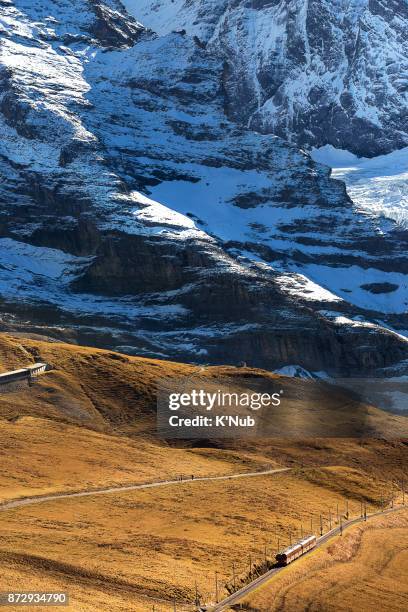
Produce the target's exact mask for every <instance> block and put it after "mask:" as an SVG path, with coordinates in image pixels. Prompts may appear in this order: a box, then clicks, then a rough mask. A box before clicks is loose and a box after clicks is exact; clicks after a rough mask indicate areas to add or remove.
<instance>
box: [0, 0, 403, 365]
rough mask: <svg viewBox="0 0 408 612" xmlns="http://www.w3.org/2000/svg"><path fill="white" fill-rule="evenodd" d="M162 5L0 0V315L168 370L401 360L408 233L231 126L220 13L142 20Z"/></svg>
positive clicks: (264, 139) (295, 155)
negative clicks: (179, 362) (177, 20)
mask: <svg viewBox="0 0 408 612" xmlns="http://www.w3.org/2000/svg"><path fill="white" fill-rule="evenodd" d="M130 2H131V0H128V2H127V4H130ZM148 4H149V6H148ZM173 4H174V6H173V8H172V10H171V11H170V9H169V8H168V7H169V6H170V4H166V7H167V8H165V9H164V8H163V5H161V4H160V2H153V1H152V2H150V3H146V2H144V3H143V2H140V3H139V8H140V10H141V9H142V8H143V11H142V10H141V13H142V14H141V16H140V17H139V15H138V11H137V10H136V9H137V7H136V8H135V7H133V9H132V10H133V12H134V13H135V17H131V16H130V15H129V14H128V13H126V10H125V8H124V6H123V4H121V2H119V1H117V0H88V1H87V2H82V1H80V0H59V1H58V2H52V3H49V2H48V1H47V0H13V1H12V0H0V9H1V11H0V38H1V44H0V175H1V178H2V181H1V184H0V204H1V207H0V212H1V224H0V231H1V238H0V292H1V296H2V302H3V305H2V310H3V311H6V312H8V313H10V312H11V313H13V314H14V315H16V316H17V317H18V320H19V321H27V320H29V321H36V322H38V323H39V324H45V323H46V324H47V325H48V327H49V326H50V325H51V324H54V325H55V326H69V327H70V328H73V329H76V330H77V335H78V337H79V338H80V339H82V338H86V339H87V341H88V342H89V341H94V342H95V343H99V344H104V345H109V346H112V347H115V348H120V349H122V350H127V351H134V352H139V353H142V352H144V353H146V354H150V355H157V356H165V357H171V358H177V359H186V360H195V361H201V362H206V361H209V362H224V361H228V362H236V361H241V360H244V361H247V362H248V363H249V364H251V365H257V366H263V367H267V368H271V369H277V368H281V367H284V366H285V365H291V364H293V363H296V364H299V366H301V367H302V368H305V369H306V370H308V371H311V372H322V371H326V372H328V373H329V374H334V373H340V374H342V375H347V374H356V373H357V372H358V373H373V372H381V371H382V370H383V369H384V368H392V367H394V366H396V365H397V364H398V367H399V368H401V364H403V363H404V361H405V360H406V359H407V358H408V344H407V342H408V341H407V340H406V338H405V335H404V333H405V332H404V330H406V329H408V322H407V316H406V306H407V303H408V288H407V284H406V276H405V275H406V272H407V256H406V249H405V245H406V237H407V236H406V231H405V230H404V228H401V226H400V225H398V224H396V223H394V221H393V220H392V219H382V218H379V216H378V214H377V212H371V211H367V210H362V209H360V208H358V207H356V205H355V204H353V202H352V201H351V200H350V198H349V197H348V195H347V193H346V189H345V185H344V183H342V182H340V181H336V180H333V179H331V178H330V169H329V168H328V167H327V166H325V165H321V164H318V163H316V162H314V161H313V159H312V158H311V157H310V156H309V155H308V154H307V153H305V152H303V151H301V150H299V149H298V148H297V146H295V145H294V144H289V143H288V142H286V141H285V140H283V139H281V138H279V137H277V136H274V135H271V134H266V133H265V134H261V133H259V132H258V131H256V129H255V127H256V126H255V123H252V122H250V123H249V124H247V125H244V124H243V122H242V121H241V119H240V118H239V117H237V116H236V115H234V113H233V112H232V111H231V109H230V101H231V99H232V98H231V96H232V93H231V92H232V90H228V89H227V88H226V60H225V57H223V56H222V55H220V53H219V47H218V46H217V45H216V44H214V45H210V44H206V42H207V38H208V40H209V37H210V36H209V34H210V31H211V30H212V28H213V26H214V23H213V20H214V18H215V15H216V14H217V11H218V9H221V7H222V5H223V3H222V2H218V3H216V5H214V11H208V12H207V13H205V14H204V12H203V11H202V12H201V13H200V15H201V17H200V15H197V17H194V19H195V20H196V21H199V20H200V19H202V24H201V26H200V28H201V29H200V30H199V31H198V30H197V31H196V30H194V29H193V30H192V31H191V35H190V33H189V32H188V31H187V28H180V30H179V31H172V30H173V29H174V28H175V27H176V26H175V25H174V23H171V24H170V23H168V21H166V24H167V25H166V24H165V25H163V26H160V27H158V28H157V29H159V30H160V31H161V33H159V34H157V33H156V32H154V31H152V30H148V29H146V28H145V27H143V26H142V25H141V23H140V22H141V21H143V19H144V18H147V17H148V15H153V14H155V15H159V14H161V13H154V11H153V9H154V7H155V6H158V7H159V8H161V10H162V11H163V15H162V17H163V19H164V20H168V19H169V16H170V17H172V16H174V15H175V14H176V13H177V9H178V8H180V9H181V8H183V6H182V4H181V3H179V4H177V3H172V5H173ZM224 4H225V3H224ZM228 4H230V5H231V9H232V8H234V7H233V5H236V7H237V8H239V7H238V5H242V6H243V5H244V4H248V3H239V2H235V3H232V2H231V3H228ZM253 4H254V3H253ZM255 4H256V5H257V7H255V8H254V7H253V8H252V9H251V10H252V13H254V18H255V16H256V14H257V12H259V11H260V13H259V14H260V15H261V14H262V11H263V10H266V8H267V4H269V5H270V6H271V7H273V6H275V8H276V6H277V5H278V4H281V3H276V2H275V3H261V2H258V3H255ZM289 4H290V3H289ZM198 5H201V3H200V2H196V3H189V10H190V9H191V10H193V9H194V10H195V9H196V8H197V6H198ZM207 5H208V3H207ZM254 6H255V5H254ZM186 7H187V5H186ZM148 8H150V9H151V11H150V12H149V11H148V10H147V9H148ZM261 9H262V10H261ZM252 13H251V14H252ZM186 14H188V13H186ZM220 19H221V16H220ZM255 21H256V20H255ZM255 21H254V23H255ZM217 23H218V22H217ZM269 24H270V27H271V28H272V29H273V22H271V21H270V22H269ZM148 25H152V26H153V25H154V24H153V23H150V22H149V23H148ZM156 25H157V24H156ZM162 27H163V28H166V31H162ZM177 27H178V26H177ZM197 27H198V26H197ZM265 27H266V25H265ZM217 28H218V26H217ZM205 32H207V34H208V36H207V38H206V36H204V33H205ZM211 36H213V35H211ZM257 36H260V34H257ZM265 37H266V32H265ZM227 72H228V71H227ZM227 80H228V79H227ZM236 102H237V103H238V98H237V100H236ZM239 104H240V106H242V109H244V108H245V106H246V105H247V103H246V101H245V100H244V99H241V101H240V103H239ZM237 108H238V106H237ZM389 133H391V132H388V131H387V130H384V138H388V137H389V136H387V134H389ZM402 133H403V132H402V131H401V134H402ZM293 134H295V132H293ZM292 140H296V139H295V138H294V137H293V138H292ZM394 142H395V143H396V145H398V144H399V141H398V139H395V140H394ZM319 144H321V143H319Z"/></svg>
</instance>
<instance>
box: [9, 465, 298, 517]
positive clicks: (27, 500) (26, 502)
mask: <svg viewBox="0 0 408 612" xmlns="http://www.w3.org/2000/svg"><path fill="white" fill-rule="evenodd" d="M291 469H292V468H276V469H271V470H264V471H262V472H241V473H239V474H227V475H225V476H199V477H195V478H194V479H191V478H184V479H183V480H162V481H157V482H149V483H144V484H143V483H142V484H136V485H126V486H121V487H108V488H104V489H86V490H84V491H76V492H72V493H53V494H51V495H36V496H33V497H24V498H20V499H12V500H10V501H7V502H3V503H1V504H0V512H4V511H6V510H12V509H13V508H20V507H22V506H31V505H33V504H43V503H45V502H48V501H55V500H59V499H68V498H73V497H89V496H91V495H107V494H109V493H124V492H126V491H139V490H143V489H155V488H157V487H167V486H170V485H176V484H177V485H181V484H194V483H195V482H208V481H214V480H233V479H236V478H254V477H256V476H267V475H270V474H279V473H281V472H288V471H289V470H291Z"/></svg>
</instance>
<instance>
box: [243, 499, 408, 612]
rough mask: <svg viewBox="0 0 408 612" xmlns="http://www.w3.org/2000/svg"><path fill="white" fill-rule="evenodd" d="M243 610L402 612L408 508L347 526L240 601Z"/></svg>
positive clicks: (407, 594) (407, 581)
mask: <svg viewBox="0 0 408 612" xmlns="http://www.w3.org/2000/svg"><path fill="white" fill-rule="evenodd" d="M322 585H324V588H322ZM242 609H243V610H247V611H248V612H277V611H278V610H279V612H286V611H287V612H301V611H303V610H310V611H311V612H315V611H316V612H317V611H318V610H319V611H320V610H325V612H326V611H327V612H350V611H353V610H356V609H358V610H359V611H361V612H372V611H373V610H381V612H405V610H407V609H408V509H407V510H405V511H401V512H398V513H396V514H392V515H388V516H384V517H380V518H375V519H372V520H371V521H369V522H367V523H363V524H360V525H358V526H356V527H353V528H351V529H350V531H347V532H346V533H345V534H344V535H343V537H342V538H340V537H337V538H336V539H335V540H333V541H331V542H329V543H328V544H327V545H325V546H324V548H322V550H319V551H316V552H315V553H313V554H312V555H310V556H309V557H307V558H305V559H302V560H301V561H299V562H298V563H297V564H294V565H293V566H291V567H289V568H288V570H287V571H285V572H282V573H281V574H280V575H278V576H276V577H275V578H273V579H272V580H270V581H269V582H268V583H267V584H266V585H265V586H263V587H261V588H260V589H259V590H258V591H257V592H255V593H254V594H253V595H252V596H251V597H249V598H247V599H246V600H244V601H243V603H242Z"/></svg>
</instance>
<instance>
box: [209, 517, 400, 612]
mask: <svg viewBox="0 0 408 612" xmlns="http://www.w3.org/2000/svg"><path fill="white" fill-rule="evenodd" d="M406 508H407V506H399V507H397V508H389V509H387V510H383V511H382V512H374V513H373V514H369V515H367V518H366V519H365V518H364V517H358V518H355V519H350V520H349V521H346V522H344V523H343V524H342V526H338V527H334V529H332V530H331V531H328V532H327V533H325V534H324V535H322V536H320V538H318V539H317V544H316V546H315V547H314V548H313V549H312V550H311V551H309V552H307V553H305V554H304V555H302V558H303V557H306V556H307V555H310V554H311V553H312V552H313V551H314V550H316V548H319V547H320V546H322V544H324V543H325V542H327V541H328V540H330V538H332V537H333V536H335V535H337V534H339V533H340V532H341V530H343V531H345V530H346V529H348V528H350V527H352V526H353V525H356V524H357V523H362V522H365V520H367V521H368V520H370V519H372V518H375V517H378V516H385V515H387V514H391V513H393V512H399V511H401V510H404V509H406ZM294 563H296V561H295V562H294ZM285 569H286V566H284V567H274V568H272V569H271V570H269V572H267V573H266V574H263V575H262V576H259V578H256V579H255V580H253V581H252V582H250V583H249V584H247V585H245V586H244V587H242V589H240V590H239V591H236V592H235V593H233V594H232V595H229V596H228V597H226V598H225V599H223V600H222V601H220V602H219V603H217V604H215V605H213V604H212V605H209V606H203V607H202V608H201V610H202V612H204V611H206V612H223V611H224V610H227V609H228V608H230V607H231V606H233V605H235V604H237V603H239V602H240V600H242V599H243V598H244V597H245V596H246V595H249V594H250V593H252V592H253V591H255V590H256V589H257V588H259V587H260V586H261V585H263V584H265V583H266V582H268V580H270V579H271V578H272V577H273V576H276V574H279V573H280V572H283V571H284V570H285Z"/></svg>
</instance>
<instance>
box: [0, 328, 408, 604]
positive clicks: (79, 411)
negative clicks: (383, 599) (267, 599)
mask: <svg viewBox="0 0 408 612" xmlns="http://www.w3.org/2000/svg"><path fill="white" fill-rule="evenodd" d="M39 360H41V361H47V362H48V363H51V364H52V365H53V366H54V368H55V369H54V370H53V371H51V372H49V373H47V374H45V375H43V376H41V377H40V378H39V380H38V383H36V384H35V385H34V386H33V387H31V388H28V387H27V388H22V389H21V390H19V391H18V392H15V393H0V456H1V462H0V502H5V501H7V500H10V499H15V498H24V497H30V496H33V495H44V494H50V493H62V492H72V491H83V490H92V489H96V488H104V487H109V486H115V487H118V486H123V485H128V484H137V483H146V482H153V481H159V480H163V479H173V478H177V476H178V475H179V474H184V475H186V476H189V475H191V474H194V475H195V476H218V475H226V474H236V473H245V472H252V471H260V470H263V469H266V468H277V467H288V468H290V471H288V472H283V473H279V474H274V475H267V476H256V477H247V478H241V479H236V480H224V481H207V482H199V481H191V480H190V481H189V482H184V483H176V484H173V485H168V486H165V487H161V488H157V489H145V490H138V491H129V492H115V493H109V494H104V495H95V496H90V497H84V498H61V499H57V500H53V501H47V502H43V503H40V504H37V505H32V506H25V507H18V508H13V509H8V510H6V511H4V510H3V511H2V512H1V520H2V538H1V541H0V559H1V567H2V575H1V578H0V591H7V590H8V589H16V588H17V587H18V588H23V587H24V588H25V589H40V590H47V589H48V590H50V589H53V590H60V589H62V590H67V591H69V592H70V595H71V605H70V609H72V610H75V611H77V610H78V611H82V610H83V611H98V612H99V611H105V610H109V611H113V612H115V611H119V610H126V611H133V610H134V611H136V612H142V611H147V612H149V611H152V610H153V606H154V607H155V610H156V612H169V611H171V610H173V609H174V606H173V598H175V599H176V602H177V610H178V611H179V612H181V611H182V610H192V602H193V600H194V594H195V582H197V586H198V590H199V592H200V595H201V599H202V600H205V601H211V600H214V598H215V572H217V576H218V581H219V582H218V591H219V593H218V594H219V596H220V597H221V596H223V595H225V594H226V592H227V591H226V590H225V585H226V584H228V582H231V578H232V568H233V566H234V567H235V571H236V574H237V582H239V580H240V579H245V578H246V577H247V576H246V575H247V574H248V571H249V562H250V560H251V562H252V563H253V565H254V564H261V563H262V562H263V559H264V556H265V547H266V554H267V557H268V559H272V558H273V556H274V554H275V553H276V549H277V547H278V544H279V546H280V547H282V546H284V545H286V544H288V543H289V542H290V540H292V539H295V538H296V537H298V536H299V535H300V534H301V532H302V531H304V532H307V531H310V529H311V521H312V528H313V530H314V531H316V532H317V531H318V529H319V527H318V525H319V522H320V515H322V522H323V525H324V528H325V530H326V529H328V527H329V523H330V521H332V523H333V524H334V522H335V521H336V520H337V511H338V512H339V513H340V514H341V513H342V514H343V515H344V514H345V512H346V508H347V504H348V508H349V512H350V513H351V514H352V515H357V514H359V513H360V508H361V502H366V503H367V504H368V508H369V510H370V509H371V510H374V509H378V508H379V507H381V505H384V504H386V503H389V501H390V500H391V498H392V497H393V496H394V497H398V495H399V494H400V493H399V492H398V490H397V486H396V484H395V483H399V482H401V479H402V478H403V476H404V474H405V473H406V468H407V463H408V462H407V456H408V446H407V444H406V443H404V442H403V441H399V440H398V439H396V436H395V435H394V436H393V437H392V439H389V440H386V439H384V435H385V434H386V433H389V432H390V428H391V430H392V429H393V428H394V429H395V431H398V430H401V431H402V429H401V428H403V427H404V423H405V421H404V419H402V418H401V417H387V416H386V415H384V414H383V413H381V412H380V411H378V410H375V409H373V408H370V407H367V406H363V405H361V404H360V403H359V402H358V401H357V400H356V399H355V398H353V397H349V396H345V395H344V393H342V392H340V391H339V392H335V393H334V392H332V391H330V393H327V397H325V396H324V393H326V389H327V386H325V385H322V386H319V385H318V386H317V388H316V390H315V389H313V388H312V393H315V392H316V393H317V394H318V396H319V397H320V398H321V401H323V402H326V403H327V404H328V405H329V406H330V407H331V409H333V410H334V411H335V410H336V409H337V408H338V409H339V411H342V412H341V418H342V419H344V418H346V417H347V415H351V416H352V415H353V414H354V413H359V412H361V414H364V416H365V418H366V417H367V415H368V418H369V419H370V420H371V425H372V427H374V428H376V429H377V431H378V432H379V434H378V438H377V439H361V440H358V439H330V438H326V439H316V438H310V439H306V440H300V439H299V440H293V439H292V440H284V439H277V438H274V439H266V438H259V439H252V440H251V439H244V440H235V441H218V442H216V443H212V444H205V443H201V444H195V445H189V444H188V443H186V442H183V443H182V442H179V443H178V444H177V445H176V444H174V443H169V442H168V441H166V440H163V439H159V438H158V437H157V435H156V434H155V389H156V385H157V381H158V380H159V379H163V378H168V379H169V378H171V377H174V376H186V375H193V374H195V373H196V372H197V370H198V368H196V367H194V366H188V365H183V364H177V363H171V362H160V361H155V360H149V359H139V358H135V357H127V356H123V355H117V354H115V353H111V352H109V351H102V350H97V349H88V348H84V347H77V346H72V345H68V344H59V343H54V342H45V341H42V340H39V339H27V338H22V337H13V336H11V335H0V367H1V369H2V370H3V371H5V370H9V369H13V368H18V367H24V366H26V365H28V364H30V363H33V362H34V361H39ZM200 372H201V373H200V375H201V376H203V377H204V378H206V379H207V380H208V379H214V380H216V379H217V377H218V376H223V377H226V376H227V377H229V379H230V380H231V381H232V384H233V385H235V386H236V387H237V388H240V389H242V388H246V385H247V384H248V380H251V377H254V376H258V377H259V376H262V377H264V378H265V379H266V380H267V381H270V382H271V384H273V383H276V380H277V377H276V376H274V375H271V374H267V373H263V372H257V371H254V370H250V369H241V370H240V369H235V368H227V367H226V368H206V369H205V371H204V372H202V371H200ZM290 384H291V385H292V386H291V387H290V388H289V391H290V393H291V394H292V396H293V406H294V410H295V411H297V412H299V411H300V410H301V408H302V406H303V404H302V397H303V395H304V390H305V386H304V385H305V384H306V383H304V382H303V381H296V380H294V381H290ZM310 384H312V385H314V384H315V383H309V386H308V387H307V388H308V392H309V395H310V389H311V387H310ZM344 407H346V408H344ZM319 418H320V416H319ZM347 418H348V417H347ZM394 438H395V439H394ZM393 483H394V484H393ZM404 528H405V527H404V526H402V527H401V529H404ZM390 546H391V545H390ZM391 548H392V546H391ZM390 550H391V549H390ZM357 562H358V561H356V563H357ZM302 563H303V561H302ZM372 588H373V589H374V590H375V587H374V586H373V587H372ZM367 601H368V600H367ZM251 605H252V604H251ZM262 605H263V604H262ZM268 605H269V604H268ZM37 609H38V608H37ZM44 609H45V608H44ZM260 609H261V610H262V607H261V608H260ZM287 609H288V610H289V609H290V608H287ZM311 609H312V608H311ZM316 609H321V610H324V609H325V608H324V607H322V608H316ZM330 609H332V608H330ZM397 609H398V608H397ZM292 610H294V612H296V609H295V608H292Z"/></svg>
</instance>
